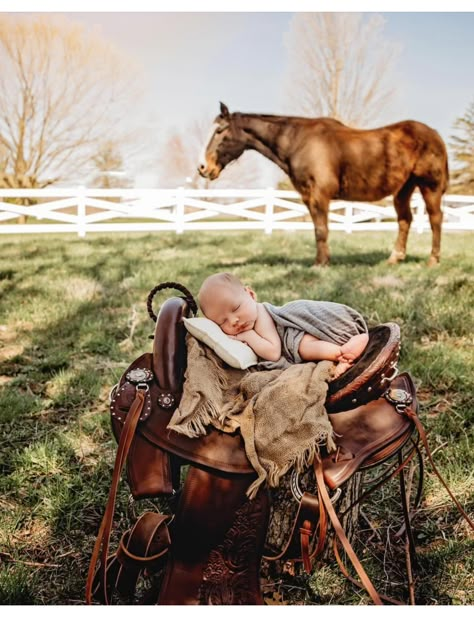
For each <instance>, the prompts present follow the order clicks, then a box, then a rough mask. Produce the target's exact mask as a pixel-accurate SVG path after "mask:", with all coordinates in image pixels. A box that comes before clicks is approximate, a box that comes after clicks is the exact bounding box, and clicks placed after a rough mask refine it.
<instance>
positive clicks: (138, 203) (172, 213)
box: [0, 188, 474, 236]
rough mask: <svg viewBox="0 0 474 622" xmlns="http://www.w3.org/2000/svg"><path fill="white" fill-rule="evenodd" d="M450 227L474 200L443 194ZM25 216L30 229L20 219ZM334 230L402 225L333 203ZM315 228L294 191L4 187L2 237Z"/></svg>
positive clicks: (420, 213)
mask: <svg viewBox="0 0 474 622" xmlns="http://www.w3.org/2000/svg"><path fill="white" fill-rule="evenodd" d="M412 208H413V213H414V221H413V228H414V230H416V231H417V232H419V233H422V232H423V231H427V230H429V228H430V226H429V220H428V217H427V214H426V212H425V206H424V202H423V199H422V197H421V195H420V194H415V195H414V196H413V197H412ZM443 212H444V224H443V227H444V229H445V230H446V229H448V230H449V229H451V230H462V231H472V230H474V196H461V195H445V196H444V197H443ZM20 216H26V217H27V222H26V223H25V224H18V218H19V217H20ZM329 228H330V229H331V230H342V231H346V232H347V233H350V232H352V231H377V230H378V231H381V230H393V229H396V228H397V223H396V215H395V209H394V207H393V205H392V203H391V199H390V198H388V199H387V200H386V201H384V202H383V204H374V203H352V202H349V201H333V202H332V203H331V207H330V213H329ZM236 229H251V230H263V231H265V233H271V232H272V231H274V230H277V229H285V230H312V229H313V224H312V222H311V219H310V218H309V214H308V210H307V208H306V207H305V206H304V205H303V204H302V203H301V201H300V198H299V195H298V194H297V193H296V192H293V191H280V190H275V189H273V188H267V189H264V190H191V189H184V188H177V189H173V190H161V189H160V190H154V189H150V190H144V189H133V190H130V189H127V190H97V189H87V188H68V189H63V188H56V189H54V188H45V189H42V190H15V189H14V190H3V189H0V233H57V232H63V233H64V232H75V233H77V234H78V235H79V236H85V235H86V233H92V232H104V231H110V232H113V231H176V232H177V233H182V232H183V231H203V230H236Z"/></svg>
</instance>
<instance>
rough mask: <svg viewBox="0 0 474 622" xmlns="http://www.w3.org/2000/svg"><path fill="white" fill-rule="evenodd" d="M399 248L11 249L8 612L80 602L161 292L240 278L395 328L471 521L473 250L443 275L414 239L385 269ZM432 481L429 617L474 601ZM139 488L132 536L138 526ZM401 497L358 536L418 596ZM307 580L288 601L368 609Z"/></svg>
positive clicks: (3, 322)
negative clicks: (120, 395)
mask: <svg viewBox="0 0 474 622" xmlns="http://www.w3.org/2000/svg"><path fill="white" fill-rule="evenodd" d="M393 237H394V235H393V234H386V233H370V234H369V233H356V234H352V235H345V234H343V233H332V234H331V239H330V241H331V249H332V264H331V266H330V267H329V268H325V269H322V268H314V267H312V263H313V259H314V239H313V236H312V235H311V234H310V233H306V232H305V233H274V234H273V235H271V236H266V235H264V234H262V233H247V232H245V233H244V232H239V233H221V232H219V233H186V234H183V235H180V236H178V235H175V234H171V233H157V234H153V235H143V234H129V235H124V234H120V235H119V234H117V235H90V236H88V237H87V238H85V239H80V238H77V237H75V236H73V235H62V236H60V235H57V236H53V235H51V236H49V235H45V236H30V235H28V236H24V237H20V236H3V237H1V238H0V603H1V604H14V603H15V604H79V603H82V602H84V584H85V578H86V574H87V567H88V562H89V559H90V554H91V551H92V548H93V544H94V540H95V536H96V533H97V530H98V526H99V523H100V520H101V517H102V513H103V510H104V507H105V501H106V497H107V493H108V487H109V484H110V475H111V470H112V465H113V460H114V456H115V449H116V444H115V441H114V440H113V438H112V435H111V431H110V427H109V417H108V392H109V390H110V388H111V387H112V386H113V385H114V384H115V383H116V382H117V380H118V379H119V377H120V375H121V374H122V372H123V371H124V369H125V368H126V367H127V366H128V365H129V363H130V362H131V361H132V360H133V358H134V357H136V356H138V355H140V354H141V353H142V352H144V351H147V350H149V349H150V341H149V339H148V335H149V334H150V332H151V331H152V328H153V326H152V322H151V320H150V319H149V318H148V315H147V312H146V305H145V301H146V296H147V294H148V291H149V290H150V289H151V288H152V287H153V286H154V285H155V284H157V283H159V282H161V281H165V280H166V281H167V280H175V281H179V282H181V283H183V284H184V285H185V286H186V287H188V288H189V289H190V290H191V291H192V292H194V293H197V291H198V288H199V285H200V283H201V282H202V280H203V279H204V277H205V276H207V275H208V274H210V273H212V272H215V271H221V270H226V271H232V272H234V273H235V274H236V275H237V276H239V277H240V278H241V279H242V280H243V281H245V282H246V283H248V284H249V285H251V286H252V287H253V288H254V289H255V290H256V292H257V293H258V296H259V299H260V300H268V301H271V302H273V303H275V304H282V303H284V302H286V301H288V300H291V299H295V298H314V299H327V300H334V301H338V302H343V303H345V304H348V305H351V306H354V307H356V308H357V309H359V310H360V311H361V312H362V313H363V314H364V315H365V316H366V317H367V318H368V320H369V323H370V324H371V325H375V324H378V323H381V322H387V321H395V322H397V323H398V324H399V325H400V327H401V335H402V350H401V359H400V368H401V370H407V371H410V372H411V373H412V375H413V377H414V379H415V381H416V384H417V388H418V393H419V398H420V401H421V416H422V420H423V421H424V423H425V425H426V428H427V429H428V431H429V435H430V439H431V447H432V449H433V450H436V461H437V465H438V467H439V468H440V470H441V471H442V472H443V474H444V475H445V477H446V479H447V481H448V483H449V485H450V486H451V487H452V490H453V491H454V492H455V494H456V495H457V496H458V497H459V499H460V500H461V501H462V503H463V504H464V505H465V507H466V508H467V509H468V510H469V511H470V512H471V514H472V511H473V510H474V497H473V492H472V490H473V483H474V482H473V479H474V478H473V449H472V447H473V432H472V430H473V423H474V398H473V396H474V374H473V371H474V364H473V363H474V357H473V351H474V350H473V345H474V344H473V336H472V327H473V325H474V323H473V319H474V318H473V308H474V271H473V264H474V248H473V246H474V245H473V244H472V235H471V234H467V233H466V234H458V233H445V235H444V239H443V253H442V263H441V265H440V266H438V267H436V268H434V269H427V267H426V265H425V264H426V260H427V258H428V255H429V246H430V236H428V235H427V234H426V235H425V234H423V235H418V234H416V233H415V232H413V233H412V235H411V238H410V244H409V255H408V257H407V260H406V262H405V263H403V264H401V265H398V266H388V265H387V263H386V258H387V256H388V254H389V252H390V249H391V245H392V241H393ZM170 294H171V292H170ZM166 296H167V294H160V295H158V296H157V301H156V305H159V303H160V301H163V300H164V299H165V298H166ZM426 480H427V481H426V489H425V495H424V501H423V504H422V508H421V510H420V512H418V513H417V515H416V516H415V518H414V529H415V535H416V538H417V541H418V543H419V562H420V568H419V569H418V570H417V571H416V577H417V581H416V594H417V602H419V603H420V604H474V581H473V578H472V577H473V571H474V568H473V565H474V554H473V553H474V546H473V541H472V534H469V531H468V529H467V528H466V527H465V525H464V524H463V522H462V520H461V519H460V517H459V515H458V514H457V512H456V510H455V509H454V508H453V505H452V503H451V501H450V499H449V497H448V496H447V495H446V494H445V492H444V489H442V487H441V486H440V484H439V482H438V481H437V480H436V478H434V477H433V475H432V473H431V472H430V469H428V474H427V478H426ZM126 488H127V487H126V486H125V485H123V486H122V487H121V490H120V495H119V500H118V506H117V514H116V519H117V524H116V530H117V532H119V533H121V532H122V531H123V530H124V529H125V528H126V527H128V526H129V519H128V517H127V496H128V491H127V489H126ZM392 492H393V494H395V493H394V491H392ZM391 494H392V493H391V489H390V487H387V489H386V490H383V491H382V492H380V493H378V496H377V495H375V496H374V498H373V499H372V500H370V501H368V502H367V503H366V504H365V506H364V512H365V514H366V516H367V517H368V519H369V520H370V522H371V524H372V527H371V528H370V529H369V528H368V526H367V525H366V524H364V525H363V526H362V527H363V528H364V529H365V531H364V532H362V533H361V547H362V549H363V546H365V545H366V544H367V542H368V541H369V540H370V541H371V542H372V544H373V547H372V548H374V550H375V552H376V557H378V559H379V562H377V560H375V561H374V562H370V561H368V562H367V564H368V565H367V568H368V569H369V570H370V571H371V573H372V574H371V576H372V577H374V581H375V583H376V584H377V585H378V586H379V587H380V588H381V589H382V590H383V589H386V590H387V592H388V593H390V594H391V595H394V596H395V597H404V598H406V591H404V589H405V588H404V585H403V584H404V555H403V547H402V544H401V543H400V542H396V541H395V540H393V539H391V540H390V541H389V542H388V544H389V546H388V547H387V537H386V536H387V534H388V533H389V532H390V533H393V530H394V527H393V526H394V525H395V524H397V528H398V523H397V521H399V518H400V516H399V508H398V504H396V503H395V501H394V500H393V499H392V498H391ZM122 528H123V529H122ZM362 545H363V546H362ZM364 559H365V556H364ZM321 573H322V574H321ZM298 581H299V582H300V584H301V585H299V586H298V589H296V588H295V587H294V586H293V588H291V589H290V590H289V592H288V594H290V597H289V600H290V602H291V598H292V597H291V594H296V592H298V596H297V597H296V596H295V597H294V600H295V601H298V599H300V600H301V599H302V600H303V601H304V602H307V603H324V604H329V603H331V604H348V603H351V604H356V603H359V602H362V603H364V602H368V600H367V597H366V596H365V594H364V593H363V592H360V593H359V592H358V591H357V590H355V589H354V588H353V587H352V586H351V585H350V584H348V583H347V582H346V581H345V580H344V579H341V575H340V574H339V573H338V572H337V571H336V569H335V568H334V567H333V566H332V565H328V566H326V567H325V568H324V569H323V570H322V571H319V572H318V573H315V574H314V576H313V577H312V578H311V579H310V580H307V579H301V578H300V579H298ZM292 590H293V591H292ZM295 590H296V591H295ZM302 595H303V596H302ZM287 597H288V595H285V598H284V600H285V601H286V600H287V599H288V598H287Z"/></svg>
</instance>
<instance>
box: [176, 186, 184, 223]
mask: <svg viewBox="0 0 474 622" xmlns="http://www.w3.org/2000/svg"><path fill="white" fill-rule="evenodd" d="M183 231H184V188H183V187H182V186H180V187H179V188H177V189H176V233H183Z"/></svg>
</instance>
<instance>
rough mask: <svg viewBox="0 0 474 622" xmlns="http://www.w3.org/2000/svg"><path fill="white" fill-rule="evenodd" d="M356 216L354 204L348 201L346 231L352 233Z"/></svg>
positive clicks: (345, 213) (345, 216)
mask: <svg viewBox="0 0 474 622" xmlns="http://www.w3.org/2000/svg"><path fill="white" fill-rule="evenodd" d="M353 216H354V206H353V204H352V203H350V202H346V209H345V210H344V230H345V232H346V233H352V218H353Z"/></svg>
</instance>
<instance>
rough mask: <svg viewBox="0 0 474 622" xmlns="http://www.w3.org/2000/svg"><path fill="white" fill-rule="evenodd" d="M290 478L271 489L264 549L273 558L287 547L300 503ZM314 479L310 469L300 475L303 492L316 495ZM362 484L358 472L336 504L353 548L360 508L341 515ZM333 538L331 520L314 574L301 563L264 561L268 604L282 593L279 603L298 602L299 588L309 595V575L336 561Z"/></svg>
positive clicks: (344, 488) (314, 566) (263, 572)
mask: <svg viewBox="0 0 474 622" xmlns="http://www.w3.org/2000/svg"><path fill="white" fill-rule="evenodd" d="M290 479H291V473H290V474H287V475H285V476H284V477H283V478H282V480H281V483H280V486H279V487H278V488H276V489H272V490H271V498H272V508H271V511H270V521H269V527H268V531H267V538H266V543H265V547H266V549H267V552H268V553H270V552H271V553H272V555H274V554H275V553H278V552H280V551H282V550H283V549H284V547H285V544H286V543H287V541H288V538H289V537H290V534H291V530H292V527H293V523H294V520H295V517H296V513H297V510H298V503H297V502H296V501H295V498H294V497H293V494H292V492H291V488H290ZM315 480H316V478H315V475H314V472H313V469H308V471H307V472H306V473H304V474H303V475H301V476H300V478H299V481H300V488H301V490H302V492H309V493H311V494H315V495H317V492H316V490H317V489H316V481H315ZM361 485H362V477H361V474H360V473H356V474H355V475H354V476H353V477H352V478H351V479H350V480H349V481H348V482H347V483H346V484H344V486H343V487H342V488H341V494H340V497H339V498H338V499H337V501H335V503H334V508H335V510H336V513H337V515H338V517H339V518H340V520H341V524H342V526H343V528H344V531H345V533H346V535H347V538H348V539H349V542H351V544H352V546H354V541H355V535H356V530H357V526H358V522H359V505H356V506H355V507H353V508H352V509H350V510H349V511H348V512H347V513H346V514H344V516H342V517H341V514H342V513H343V512H344V511H345V510H346V509H347V508H348V507H349V506H350V505H351V504H352V503H353V502H354V500H355V499H356V498H357V497H358V496H359V495H360V490H361ZM333 495H334V493H330V496H331V497H332V496H333ZM328 520H329V519H328ZM333 536H334V530H333V528H332V526H331V524H330V521H329V524H328V531H327V535H326V543H325V546H324V549H323V551H322V553H321V555H320V556H319V557H318V559H317V560H314V562H313V569H312V571H311V575H307V574H306V573H305V571H304V569H303V564H302V563H301V562H296V563H292V562H291V561H290V562H289V561H288V560H286V559H285V558H282V559H280V560H277V561H268V560H266V559H263V560H262V565H261V578H262V591H263V595H264V598H265V597H266V598H267V601H268V603H269V604H273V603H272V601H275V598H276V594H277V593H278V594H279V595H278V598H277V600H280V602H281V601H282V602H284V603H285V604H286V603H287V604H292V602H291V601H292V600H294V599H296V600H297V601H299V600H300V599H301V593H300V594H299V595H298V589H296V588H299V590H300V591H301V590H302V591H303V592H307V589H306V587H307V584H308V581H309V578H310V576H315V575H316V574H317V573H318V572H319V569H320V568H321V567H324V566H325V565H326V564H327V563H328V562H333V561H335V558H334V552H333ZM311 550H312V549H311ZM284 586H286V587H288V588H289V591H288V594H285V590H282V587H284ZM303 598H304V597H303Z"/></svg>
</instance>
